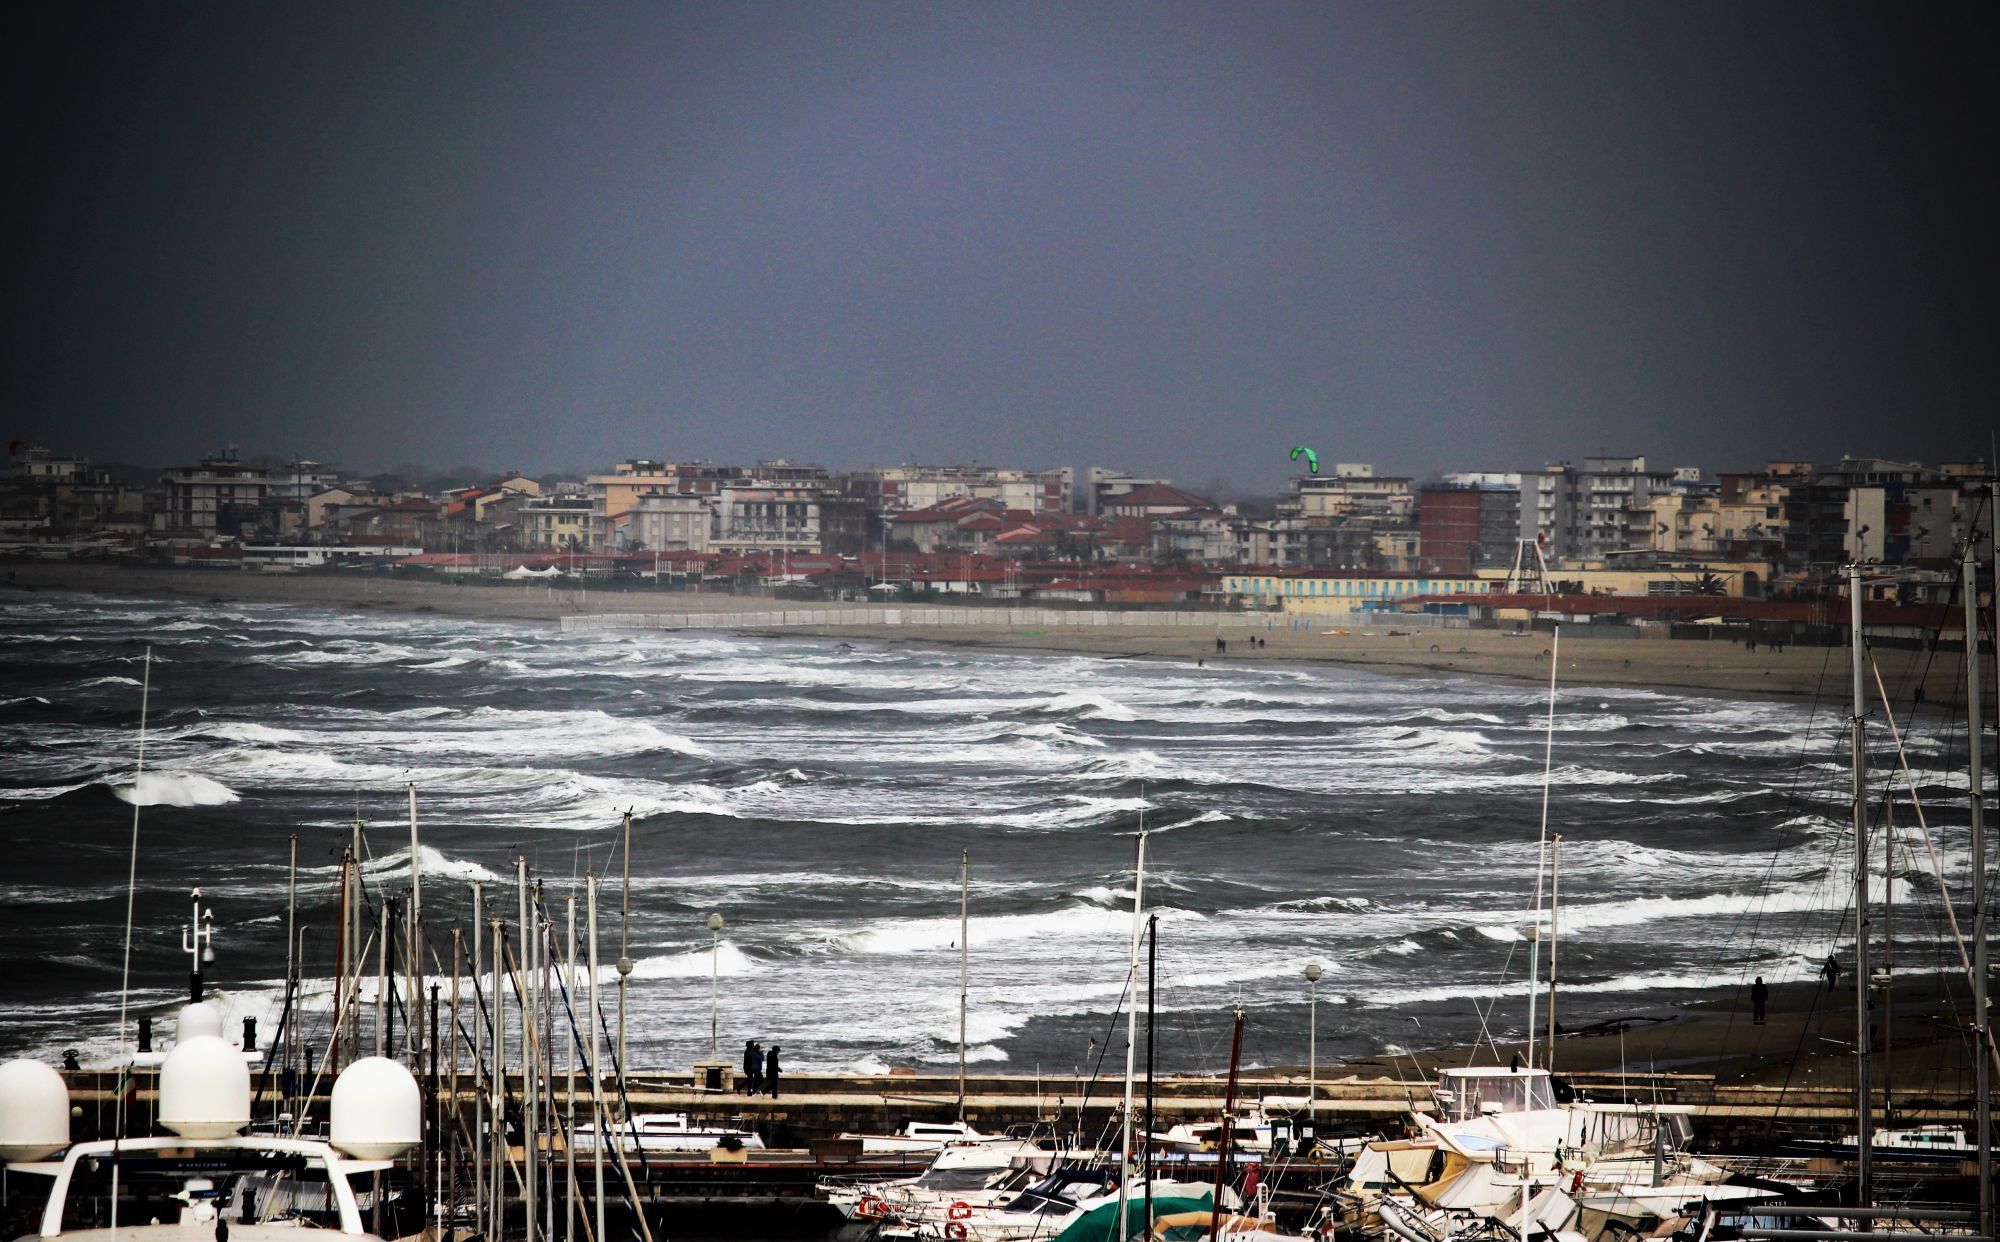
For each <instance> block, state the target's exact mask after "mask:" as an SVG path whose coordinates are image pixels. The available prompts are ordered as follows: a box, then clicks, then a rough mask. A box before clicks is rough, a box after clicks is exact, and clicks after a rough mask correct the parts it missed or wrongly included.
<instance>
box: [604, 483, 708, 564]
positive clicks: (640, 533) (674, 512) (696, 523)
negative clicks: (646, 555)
mask: <svg viewBox="0 0 2000 1242" xmlns="http://www.w3.org/2000/svg"><path fill="white" fill-rule="evenodd" d="M626 514H627V516H628V518H629V521H628V522H627V524H626V527H625V546H626V548H627V549H635V550H639V551H645V552H706V551H708V545H709V539H710V536H711V534H712V528H713V526H714V524H715V511H714V510H713V509H712V508H711V507H710V504H709V501H708V499H707V498H706V497H703V496H689V495H683V494H681V493H679V492H644V493H641V494H640V495H639V496H637V497H636V498H634V499H633V501H632V507H631V508H629V509H627V510H626Z"/></svg>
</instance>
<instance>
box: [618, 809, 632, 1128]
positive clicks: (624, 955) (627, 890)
mask: <svg viewBox="0 0 2000 1242" xmlns="http://www.w3.org/2000/svg"><path fill="white" fill-rule="evenodd" d="M631 973H632V812H630V811H627V812H625V864H624V876H623V878H622V879H621V880H620V881H619V883H618V1091H619V1094H620V1095H621V1096H622V1095H623V1094H624V1091H625V1064H626V1062H625V979H626V977H627V976H628V975H630V974H631Z"/></svg>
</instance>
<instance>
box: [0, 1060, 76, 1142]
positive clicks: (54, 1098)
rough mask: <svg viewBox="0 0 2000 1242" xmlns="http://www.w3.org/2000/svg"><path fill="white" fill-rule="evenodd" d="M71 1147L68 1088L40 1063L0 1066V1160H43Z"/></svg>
mask: <svg viewBox="0 0 2000 1242" xmlns="http://www.w3.org/2000/svg"><path fill="white" fill-rule="evenodd" d="M67 1146H69V1085H68V1084H67V1083H65V1082H64V1081H63V1080H62V1075H61V1074H58V1073H56V1072H55V1071H54V1070H52V1069H50V1068H49V1067H48V1066H46V1065H44V1064H42V1063H41V1062H40V1061H30V1060H29V1059H27V1058H26V1057H22V1058H21V1059H20V1060H18V1061H9V1062H7V1063H6V1064H5V1065H0V1160H40V1159H41V1158H42V1157H43V1156H47V1155H52V1154H54V1153H55V1152H58V1151H61V1150H62V1149H63V1148H65V1147H67Z"/></svg>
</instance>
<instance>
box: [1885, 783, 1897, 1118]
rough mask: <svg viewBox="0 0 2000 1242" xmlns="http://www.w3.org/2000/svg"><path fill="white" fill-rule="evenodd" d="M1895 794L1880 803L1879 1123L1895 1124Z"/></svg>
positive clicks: (1893, 788) (1892, 789)
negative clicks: (1880, 1013)
mask: <svg viewBox="0 0 2000 1242" xmlns="http://www.w3.org/2000/svg"><path fill="white" fill-rule="evenodd" d="M1895 980H1896V793H1895V780H1894V778H1893V777H1892V778H1891V779H1890V784H1889V791H1888V793H1887V795H1886V796H1885V797H1884V798H1883V799H1882V1121H1883V1124H1885V1125H1893V1124H1895V1121H1896V1041H1895V1018H1896V995H1895Z"/></svg>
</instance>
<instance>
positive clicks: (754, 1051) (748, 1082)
mask: <svg viewBox="0 0 2000 1242" xmlns="http://www.w3.org/2000/svg"><path fill="white" fill-rule="evenodd" d="M763 1085H764V1054H763V1052H761V1051H760V1050H759V1049H758V1047H757V1041H756V1040H754V1039H749V1040H745V1041H744V1042H743V1094H745V1095H755V1094H757V1091H758V1089H759V1088H761V1087H762V1086H763Z"/></svg>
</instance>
